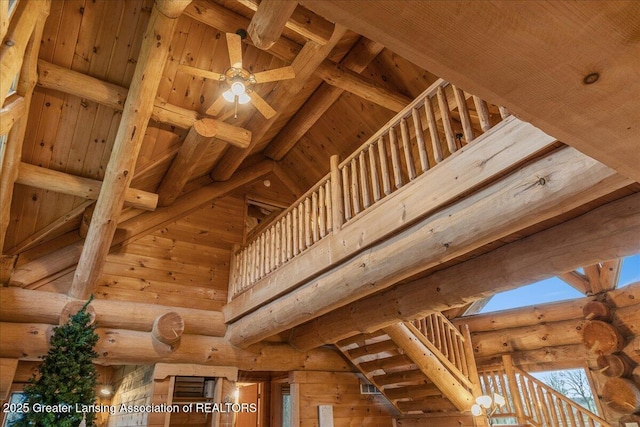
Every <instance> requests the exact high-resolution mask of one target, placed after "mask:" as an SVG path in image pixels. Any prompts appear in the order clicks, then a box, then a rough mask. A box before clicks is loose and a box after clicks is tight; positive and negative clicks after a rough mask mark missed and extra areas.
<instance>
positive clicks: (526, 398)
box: [509, 377, 535, 424]
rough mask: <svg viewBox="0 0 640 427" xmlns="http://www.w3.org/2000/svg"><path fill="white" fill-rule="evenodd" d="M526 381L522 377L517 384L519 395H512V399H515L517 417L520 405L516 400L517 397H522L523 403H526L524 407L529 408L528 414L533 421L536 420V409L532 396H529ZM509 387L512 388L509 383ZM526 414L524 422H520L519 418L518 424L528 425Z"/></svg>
mask: <svg viewBox="0 0 640 427" xmlns="http://www.w3.org/2000/svg"><path fill="white" fill-rule="evenodd" d="M516 378H517V377H516ZM509 381H510V382H511V380H509ZM524 381H525V380H524V378H522V377H520V382H519V383H516V390H518V391H517V392H519V394H512V397H513V398H514V399H513V403H514V405H515V406H516V417H517V415H518V404H517V401H518V399H516V396H522V401H523V402H524V407H526V408H527V411H526V414H528V416H529V417H530V418H531V419H532V420H535V410H534V407H533V402H532V401H531V396H530V395H529V390H528V389H527V387H526V385H525V383H524ZM509 386H510V387H511V383H509ZM512 393H513V392H512ZM526 414H524V413H523V415H522V421H521V420H520V418H518V424H522V423H523V422H524V423H526V421H527V419H526Z"/></svg>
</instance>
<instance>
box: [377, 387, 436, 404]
mask: <svg viewBox="0 0 640 427" xmlns="http://www.w3.org/2000/svg"><path fill="white" fill-rule="evenodd" d="M384 394H385V395H386V396H387V397H388V398H389V399H391V400H398V399H414V400H415V399H417V398H422V397H429V396H442V392H441V391H440V389H438V387H436V385H435V384H433V383H429V384H417V385H408V386H401V387H394V388H385V389H384Z"/></svg>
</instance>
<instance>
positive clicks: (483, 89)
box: [300, 0, 640, 181]
mask: <svg viewBox="0 0 640 427" xmlns="http://www.w3.org/2000/svg"><path fill="white" fill-rule="evenodd" d="M300 4H302V5H303V6H305V7H307V8H309V9H311V10H312V11H314V12H316V13H318V14H320V15H322V16H324V17H325V18H327V19H328V20H330V21H333V22H336V23H340V24H342V25H345V26H347V27H348V28H350V29H351V30H353V31H355V32H357V33H359V34H362V35H363V36H365V37H368V38H370V39H372V40H376V41H378V42H380V43H383V44H384V45H385V46H386V47H388V48H389V49H391V50H392V51H394V52H396V53H397V54H399V55H401V56H403V57H404V58H406V59H408V60H409V61H411V62H413V63H415V64H417V65H419V66H421V67H422V68H425V69H428V70H429V71H431V72H433V73H434V74H436V75H438V76H441V77H443V78H445V79H446V80H448V81H450V82H452V83H453V84H455V85H457V86H459V87H462V88H464V89H465V90H466V91H469V92H471V93H474V94H476V95H478V96H479V97H481V98H482V99H486V100H488V101H490V102H492V103H494V104H497V105H503V106H505V107H507V108H508V109H509V111H510V112H512V113H514V114H515V115H517V116H518V117H520V118H522V119H523V120H526V121H528V122H530V123H532V124H533V125H535V126H537V127H539V128H540V129H542V130H543V131H545V132H547V133H548V134H550V135H553V136H555V137H556V138H558V139H559V140H561V141H563V142H565V143H567V144H569V145H572V146H574V147H575V148H577V149H578V150H580V151H581V152H583V153H585V154H586V155H588V156H590V157H592V158H594V159H596V160H599V161H600V162H602V163H604V164H606V165H608V166H609V167H611V168H613V169H615V170H617V171H618V172H619V173H620V174H622V175H624V176H627V177H629V178H632V179H634V181H640V168H638V167H637V165H638V164H640V150H638V145H637V141H638V140H640V127H638V126H636V125H635V121H634V117H637V111H638V104H637V99H638V98H639V97H640V81H639V80H638V79H636V78H635V76H636V74H637V73H636V70H638V69H639V68H640V55H638V43H637V37H636V35H637V16H638V15H639V14H640V3H638V2H633V1H626V2H606V3H600V2H575V3H565V2H553V1H551V2H549V1H545V2H525V3H512V2H500V1H496V2H492V8H491V12H490V13H489V12H488V11H489V9H488V8H487V7H486V4H483V3H482V2H471V3H468V4H465V7H463V8H458V7H451V4H450V3H447V2H429V1H425V2H411V3H407V2H401V1H386V2H376V3H374V4H372V3H370V2H369V1H366V0H364V1H362V0H360V1H342V0H328V1H326V0H301V1H300ZM581 16H588V17H589V20H588V21H587V22H585V20H583V19H576V17H581ZM540 22H546V23H548V25H544V26H540V25H539V24H540ZM523 29H527V30H526V31H523ZM631 40H633V42H630V41H631ZM550 47H552V48H550ZM522 52H526V53H527V54H526V55H522ZM593 58H598V60H597V61H595V62H594V60H593ZM594 80H595V83H593V82H594ZM602 141H609V143H607V144H602Z"/></svg>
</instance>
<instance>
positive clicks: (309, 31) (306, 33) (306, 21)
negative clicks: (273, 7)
mask: <svg viewBox="0 0 640 427" xmlns="http://www.w3.org/2000/svg"><path fill="white" fill-rule="evenodd" d="M238 3H241V4H243V5H244V6H246V7H248V8H249V9H251V10H253V11H254V12H255V11H257V10H258V7H259V5H261V4H262V3H259V2H258V1H257V0H238ZM282 3H286V2H282ZM296 4H297V2H296ZM285 27H287V28H289V29H290V30H293V31H295V32H296V33H298V34H300V35H301V36H303V37H306V38H308V39H309V40H313V41H314V42H316V43H319V44H325V43H327V42H328V41H329V39H330V38H331V34H333V29H334V24H333V23H331V22H329V21H327V20H326V19H324V18H322V17H321V16H319V15H316V14H315V13H313V12H311V11H310V10H309V9H305V8H303V7H301V6H297V7H296V8H295V10H294V11H293V14H292V15H291V18H290V19H289V20H288V21H287V22H286V23H285Z"/></svg>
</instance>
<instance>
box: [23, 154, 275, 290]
mask: <svg viewBox="0 0 640 427" xmlns="http://www.w3.org/2000/svg"><path fill="white" fill-rule="evenodd" d="M272 165H273V162H271V161H265V162H261V163H259V164H257V165H254V166H253V167H251V168H249V169H243V170H241V171H239V172H238V173H236V174H235V175H234V176H233V178H232V179H230V180H229V181H226V182H220V183H212V184H210V185H208V186H206V187H201V188H199V189H197V190H194V191H192V192H190V193H187V194H185V195H183V196H181V197H179V198H178V199H177V200H176V202H175V203H174V204H173V205H171V206H167V207H160V208H158V209H156V210H155V211H154V212H145V213H143V214H141V215H138V216H135V217H133V218H130V219H127V220H125V221H122V222H120V223H118V229H119V230H120V231H119V232H117V233H116V235H115V237H114V239H113V241H112V242H111V249H114V248H116V247H118V246H120V245H126V244H129V243H131V242H134V241H136V240H137V239H139V238H141V237H143V236H145V235H147V234H149V233H153V232H154V231H156V230H159V229H161V228H162V227H164V226H166V225H167V224H170V223H172V222H175V221H177V220H178V219H180V218H183V217H185V216H187V215H189V214H190V213H192V212H194V211H196V210H198V209H200V208H202V207H203V206H204V205H206V204H207V203H209V202H211V200H214V199H216V198H219V197H223V196H225V195H227V194H229V193H230V192H232V191H234V190H235V189H237V188H238V187H240V186H242V185H245V184H248V183H250V182H252V181H254V180H256V179H258V178H260V177H262V176H264V175H266V174H268V173H270V172H271V171H272ZM147 214H152V215H147ZM82 246H83V242H77V243H73V244H71V245H69V246H65V247H64V248H61V249H59V250H57V251H56V252H53V253H51V254H48V255H45V256H43V257H41V258H39V259H36V260H34V261H31V262H28V263H26V264H24V265H22V266H20V268H19V269H16V270H15V271H14V273H13V275H12V276H11V283H12V284H13V285H14V286H19V287H28V286H31V285H32V284H33V283H37V282H39V281H42V280H44V279H46V278H47V277H50V276H52V275H55V274H56V273H58V272H60V271H64V270H66V269H70V268H73V267H74V266H75V265H76V264H77V263H78V261H79V259H80V253H81V251H82Z"/></svg>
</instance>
